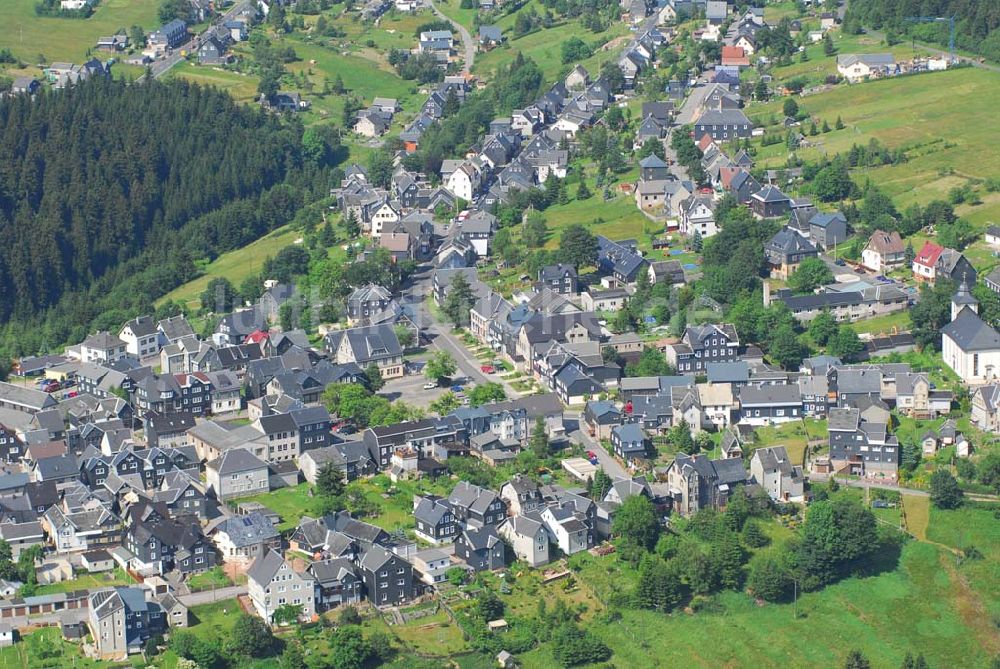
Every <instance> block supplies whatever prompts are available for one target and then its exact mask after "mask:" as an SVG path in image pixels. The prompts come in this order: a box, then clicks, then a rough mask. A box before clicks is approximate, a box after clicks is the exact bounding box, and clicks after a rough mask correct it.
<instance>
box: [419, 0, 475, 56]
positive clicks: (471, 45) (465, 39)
mask: <svg viewBox="0 0 1000 669" xmlns="http://www.w3.org/2000/svg"><path fill="white" fill-rule="evenodd" d="M427 4H428V5H430V7H431V9H433V10H434V13H435V14H437V15H438V18H440V19H443V20H445V21H447V22H448V23H450V24H451V25H453V26H455V30H457V31H458V34H459V36H460V37H461V38H462V48H463V49H464V50H465V66H464V67H462V72H463V73H465V74H469V73H470V72H471V71H472V65H473V63H475V61H476V43H475V42H474V41H473V40H472V35H471V34H470V33H469V31H468V30H467V29H466V27H465V26H463V25H462V24H461V23H459V22H458V21H456V20H455V19H453V18H451V17H450V16H448V15H447V14H445V13H444V12H442V11H441V10H440V9H438V8H437V5H435V4H434V2H433V0H427Z"/></svg>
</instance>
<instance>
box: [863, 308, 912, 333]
mask: <svg viewBox="0 0 1000 669" xmlns="http://www.w3.org/2000/svg"><path fill="white" fill-rule="evenodd" d="M851 327H852V328H853V329H854V331H855V332H857V333H858V334H889V333H891V332H892V331H893V330H896V331H898V332H904V331H907V330H909V329H910V312H909V311H905V310H904V311H897V312H895V313H892V314H885V315H884V316H876V317H875V318H866V319H865V320H863V321H858V322H856V323H851Z"/></svg>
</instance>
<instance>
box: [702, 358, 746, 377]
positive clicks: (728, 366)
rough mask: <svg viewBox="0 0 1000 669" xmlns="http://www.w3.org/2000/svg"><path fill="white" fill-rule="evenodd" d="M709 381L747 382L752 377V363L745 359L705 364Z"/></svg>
mask: <svg viewBox="0 0 1000 669" xmlns="http://www.w3.org/2000/svg"><path fill="white" fill-rule="evenodd" d="M705 373H706V375H707V376H708V381H709V383H741V382H742V383H745V382H746V381H748V380H749V379H750V365H748V364H747V363H746V361H743V360H737V361H735V362H709V363H707V364H706V365H705Z"/></svg>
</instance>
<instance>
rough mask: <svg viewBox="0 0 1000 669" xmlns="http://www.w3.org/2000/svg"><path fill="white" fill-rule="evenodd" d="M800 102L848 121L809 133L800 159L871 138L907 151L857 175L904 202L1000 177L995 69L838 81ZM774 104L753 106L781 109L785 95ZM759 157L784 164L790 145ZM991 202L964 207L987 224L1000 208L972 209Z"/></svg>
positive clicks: (999, 91) (999, 79)
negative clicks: (994, 140) (903, 158)
mask: <svg viewBox="0 0 1000 669" xmlns="http://www.w3.org/2000/svg"><path fill="white" fill-rule="evenodd" d="M796 101H797V102H798V103H799V106H800V108H801V109H803V110H804V111H806V112H808V113H809V114H810V115H812V116H813V117H814V118H816V119H819V120H820V122H822V121H823V120H826V121H828V122H829V123H830V125H831V126H832V125H833V124H834V121H835V120H836V118H837V117H838V116H840V117H841V118H842V120H843V122H844V125H845V128H844V129H843V130H833V131H831V132H829V133H826V134H821V135H818V136H817V137H813V138H810V140H811V141H812V143H813V146H811V147H806V148H802V149H800V150H799V151H798V154H799V155H800V156H801V157H802V158H805V159H815V158H816V157H818V156H820V155H833V154H835V153H842V152H846V151H848V150H849V149H850V148H851V146H852V145H853V144H866V143H867V142H868V141H869V140H870V139H872V138H876V139H878V140H879V141H880V142H882V143H884V144H886V145H887V146H889V147H890V148H893V149H895V148H903V149H906V150H907V152H908V155H909V156H910V160H909V161H908V162H905V163H901V164H899V165H893V166H887V167H880V168H876V169H872V170H869V171H862V172H860V173H858V174H857V177H858V178H859V180H864V179H865V178H868V177H871V178H872V179H873V180H875V181H876V183H878V185H879V187H880V188H882V189H883V190H885V191H886V192H887V193H888V194H889V195H891V196H893V198H894V200H895V202H896V204H897V206H898V207H900V208H904V207H905V206H907V205H909V204H910V203H914V202H916V203H919V204H926V203H927V202H929V201H931V200H933V199H939V198H942V197H945V196H946V195H947V192H948V190H949V189H951V188H952V187H954V186H956V185H962V184H964V183H966V182H967V181H968V180H969V179H985V178H989V177H997V176H1000V152H997V151H994V150H992V149H991V148H990V147H991V137H992V136H993V134H994V130H995V127H996V123H995V119H996V109H997V106H998V105H1000V74H998V73H996V72H990V71H986V70H980V69H975V68H964V69H958V70H952V71H949V72H933V73H927V74H920V75H916V76H910V77H897V78H894V79H885V80H882V81H873V82H868V83H864V84H856V85H852V86H839V87H837V88H835V89H834V90H832V91H830V92H827V93H821V94H817V95H809V96H806V97H802V98H797V100H796ZM768 104H769V105H772V106H771V107H765V106H759V105H752V106H751V107H750V110H749V111H750V113H751V114H754V113H757V112H759V111H760V110H768V109H770V110H772V111H773V110H776V109H778V107H780V101H779V102H778V103H768ZM773 105H777V106H773ZM970 156H975V159H973V160H970ZM758 157H759V160H760V162H762V163H763V164H770V165H774V164H778V163H784V161H785V159H786V158H787V149H786V148H785V147H784V146H783V145H772V146H768V147H764V148H763V149H762V150H761V151H760V152H759V154H758ZM986 208H989V209H990V211H997V210H1000V202H989V203H986V204H984V205H981V208H971V207H970V208H968V209H966V210H965V211H963V212H962V213H963V215H965V216H966V217H967V218H970V220H976V221H977V222H978V221H979V220H980V219H982V223H983V224H985V223H986V221H987V220H990V217H991V216H994V214H992V213H989V212H987V213H981V214H979V217H978V218H975V219H974V218H972V216H971V215H972V214H975V213H979V211H982V209H986ZM974 210H975V211H974ZM992 220H1000V217H998V218H996V219H992Z"/></svg>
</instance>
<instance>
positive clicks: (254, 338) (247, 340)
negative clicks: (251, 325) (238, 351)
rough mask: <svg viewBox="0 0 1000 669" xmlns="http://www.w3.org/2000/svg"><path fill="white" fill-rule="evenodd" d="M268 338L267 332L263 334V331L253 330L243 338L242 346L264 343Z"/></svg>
mask: <svg viewBox="0 0 1000 669" xmlns="http://www.w3.org/2000/svg"><path fill="white" fill-rule="evenodd" d="M268 337H269V335H268V333H267V332H264V331H263V330H254V331H253V332H251V333H250V334H248V335H247V336H246V337H244V339H243V343H244V344H260V343H261V342H262V341H264V340H265V339H267V338H268Z"/></svg>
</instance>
